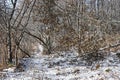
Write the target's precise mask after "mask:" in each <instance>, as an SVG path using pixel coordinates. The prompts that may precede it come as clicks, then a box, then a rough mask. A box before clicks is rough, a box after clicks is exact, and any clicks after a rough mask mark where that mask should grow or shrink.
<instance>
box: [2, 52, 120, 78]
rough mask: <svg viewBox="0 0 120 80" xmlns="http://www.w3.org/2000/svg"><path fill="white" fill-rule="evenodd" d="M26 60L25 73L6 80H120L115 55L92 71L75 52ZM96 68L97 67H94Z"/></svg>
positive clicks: (7, 76) (13, 74) (119, 66)
mask: <svg viewBox="0 0 120 80" xmlns="http://www.w3.org/2000/svg"><path fill="white" fill-rule="evenodd" d="M38 54H39V53H37V54H35V55H34V57H32V58H24V59H23V63H24V64H25V65H26V67H27V68H26V70H25V72H16V73H10V72H7V75H6V78H5V79H4V80H120V76H119V75H120V63H119V59H118V58H117V57H116V55H115V54H113V53H111V55H109V56H107V57H106V59H105V60H103V61H100V62H99V64H100V67H99V68H98V69H94V70H91V67H90V66H86V65H85V62H84V61H81V59H80V58H79V57H78V54H76V53H75V52H63V53H60V54H58V55H57V54H53V55H48V56H47V55H41V56H38V57H36V55H38ZM94 67H96V65H95V66H94Z"/></svg>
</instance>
